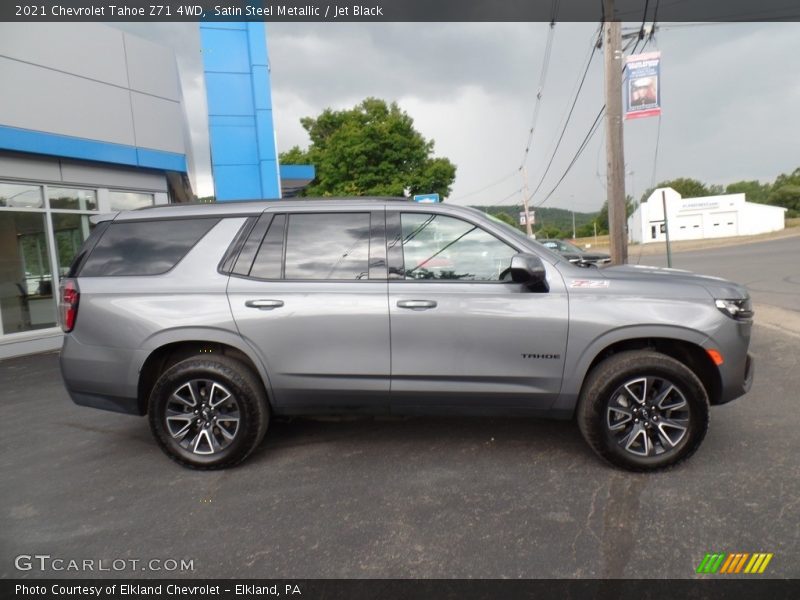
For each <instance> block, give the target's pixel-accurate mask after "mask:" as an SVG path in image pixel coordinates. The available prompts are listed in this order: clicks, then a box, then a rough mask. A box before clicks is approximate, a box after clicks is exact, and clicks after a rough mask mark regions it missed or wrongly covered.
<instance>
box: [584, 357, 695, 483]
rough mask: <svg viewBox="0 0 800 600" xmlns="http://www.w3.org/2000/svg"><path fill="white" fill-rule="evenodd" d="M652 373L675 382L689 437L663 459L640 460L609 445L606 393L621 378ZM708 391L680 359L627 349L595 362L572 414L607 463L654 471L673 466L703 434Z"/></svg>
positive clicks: (630, 468) (627, 468) (691, 452)
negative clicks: (687, 411)
mask: <svg viewBox="0 0 800 600" xmlns="http://www.w3.org/2000/svg"><path fill="white" fill-rule="evenodd" d="M645 373H652V374H656V375H662V376H667V377H669V378H670V380H671V382H672V383H673V384H678V385H679V386H680V387H681V391H682V392H683V393H684V395H685V397H686V400H687V402H688V403H689V406H690V414H691V422H690V426H689V432H688V433H687V435H688V436H689V439H688V440H687V441H686V443H685V444H684V446H683V448H682V449H681V451H679V452H678V453H677V454H674V455H672V456H670V457H668V458H667V459H666V460H663V461H650V462H648V463H642V462H639V461H637V460H636V459H635V458H634V457H632V456H631V457H627V456H625V455H624V454H622V453H621V452H620V451H619V450H617V449H616V448H614V447H612V446H611V444H610V443H609V440H608V439H607V435H606V432H605V418H606V417H605V407H606V404H607V396H608V395H610V394H611V393H613V392H614V390H615V389H617V387H618V386H619V385H621V384H622V382H623V380H624V379H627V378H632V377H635V376H636V375H639V374H642V375H644V374H645ZM709 409H710V405H709V401H708V394H707V392H706V390H705V387H704V386H703V383H702V382H701V381H700V379H699V378H698V377H697V375H695V373H694V372H693V371H692V370H691V369H690V368H689V367H687V366H686V365H685V364H683V363H681V362H680V361H678V360H676V359H674V358H672V357H670V356H667V355H666V354H662V353H660V352H656V351H652V350H629V351H625V352H620V353H618V354H614V355H612V356H611V357H609V358H607V359H605V360H604V361H602V362H601V363H600V364H598V365H597V366H596V367H595V368H594V369H592V371H591V372H590V373H589V375H588V376H587V378H586V381H585V383H584V385H583V388H582V390H581V395H580V398H579V401H578V410H577V414H576V418H577V422H578V428H579V429H580V431H581V433H582V434H583V437H584V439H585V440H586V442H587V443H588V444H589V446H590V447H591V448H592V450H594V452H595V453H596V454H598V455H599V456H600V457H602V458H603V459H604V460H606V461H607V462H608V463H610V464H612V465H614V466H616V467H620V468H623V469H626V470H629V471H638V472H646V471H655V470H662V469H668V468H671V467H674V466H675V465H678V464H680V463H681V462H683V461H685V460H686V459H688V458H689V457H690V456H692V455H693V454H694V453H695V452H696V451H697V448H698V447H699V446H700V444H701V442H702V441H703V439H704V438H705V435H706V433H707V431H708V424H709Z"/></svg>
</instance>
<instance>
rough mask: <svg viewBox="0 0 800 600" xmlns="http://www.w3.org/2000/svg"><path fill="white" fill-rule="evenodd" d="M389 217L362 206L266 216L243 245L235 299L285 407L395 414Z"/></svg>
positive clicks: (244, 331) (246, 334) (232, 284)
mask: <svg viewBox="0 0 800 600" xmlns="http://www.w3.org/2000/svg"><path fill="white" fill-rule="evenodd" d="M383 219H384V215H383V209H382V208H381V210H380V211H377V210H364V207H363V206H361V207H360V209H354V210H352V211H349V212H346V211H343V212H335V213H325V212H312V211H305V212H285V213H276V214H274V215H273V214H269V213H265V214H264V215H263V216H262V217H261V219H259V221H258V223H257V224H256V226H255V227H254V229H253V231H252V233H251V234H250V237H249V238H248V240H247V242H246V243H245V245H244V247H243V248H242V251H241V253H240V254H239V259H238V260H237V263H236V266H235V267H234V274H232V275H231V278H230V281H229V284H228V297H229V300H230V304H231V310H232V312H233V316H234V319H235V321H236V325H237V327H238V329H239V332H240V334H241V335H242V337H243V338H244V339H245V340H246V341H247V342H248V343H249V344H250V345H251V346H252V347H253V348H254V349H255V351H256V352H257V353H258V354H259V356H260V357H261V359H262V360H263V362H264V365H265V367H266V370H267V374H268V376H269V380H270V385H271V388H272V389H271V392H272V401H273V403H274V404H275V405H276V406H277V407H278V408H279V409H281V410H284V411H287V412H305V411H313V412H321V411H322V412H324V411H326V410H329V409H330V410H332V411H339V410H348V411H351V410H364V411H367V412H383V411H386V410H388V393H389V368H390V364H389V313H388V307H387V304H386V293H387V292H386V286H387V284H386V269H385V245H384V238H383V227H384V221H383ZM373 237H374V239H373ZM370 247H372V252H371V251H370ZM240 263H241V264H240Z"/></svg>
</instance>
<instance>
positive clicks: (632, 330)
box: [550, 324, 709, 419]
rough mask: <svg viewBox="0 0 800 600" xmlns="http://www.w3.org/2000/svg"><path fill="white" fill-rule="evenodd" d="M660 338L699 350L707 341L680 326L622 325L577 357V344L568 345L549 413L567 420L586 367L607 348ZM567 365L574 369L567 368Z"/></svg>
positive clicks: (586, 370)
mask: <svg viewBox="0 0 800 600" xmlns="http://www.w3.org/2000/svg"><path fill="white" fill-rule="evenodd" d="M643 338H644V339H647V338H662V339H670V340H678V341H682V342H688V343H690V344H694V345H695V346H700V347H703V346H704V345H705V343H706V341H707V340H708V339H709V337H708V336H707V335H706V334H704V333H701V332H699V331H696V330H693V329H689V328H688V327H683V326H680V325H664V324H653V325H625V326H622V327H617V328H615V329H612V330H610V331H606V332H604V333H603V334H602V335H600V336H598V337H596V338H595V339H594V340H592V341H591V342H590V343H589V344H586V345H585V346H584V347H583V350H581V351H580V354H579V355H578V356H577V357H573V356H572V352H571V350H572V348H573V347H577V346H578V344H574V343H572V340H570V343H569V345H568V348H567V361H566V364H565V370H564V381H563V384H562V386H561V394H560V395H559V397H558V398H557V399H556V401H555V403H554V404H553V406H552V407H551V409H550V412H551V413H552V416H553V417H555V418H562V419H570V418H572V415H573V413H574V411H575V407H576V406H577V403H578V396H579V395H580V392H581V387H582V386H583V382H584V380H585V379H586V375H587V374H588V372H589V367H590V366H591V364H592V362H593V361H594V359H595V358H597V356H598V355H599V354H600V353H601V352H603V350H605V349H606V348H608V347H609V346H612V345H613V344H616V343H618V342H624V341H627V340H636V339H643ZM570 364H572V365H574V366H572V367H571V366H570Z"/></svg>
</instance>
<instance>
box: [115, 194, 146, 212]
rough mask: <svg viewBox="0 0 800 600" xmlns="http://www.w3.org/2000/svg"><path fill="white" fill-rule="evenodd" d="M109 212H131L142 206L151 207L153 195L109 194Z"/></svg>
mask: <svg viewBox="0 0 800 600" xmlns="http://www.w3.org/2000/svg"><path fill="white" fill-rule="evenodd" d="M109 198H110V200H111V210H133V209H134V208H142V207H143V206H153V194H141V193H138V192H111V193H109Z"/></svg>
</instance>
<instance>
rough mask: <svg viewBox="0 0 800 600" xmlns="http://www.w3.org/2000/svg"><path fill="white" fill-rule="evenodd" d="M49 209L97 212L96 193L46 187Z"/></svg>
mask: <svg viewBox="0 0 800 600" xmlns="http://www.w3.org/2000/svg"><path fill="white" fill-rule="evenodd" d="M47 198H48V199H49V200H50V208H60V209H72V210H97V192H95V191H94V190H76V189H72V188H61V187H48V188H47Z"/></svg>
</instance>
